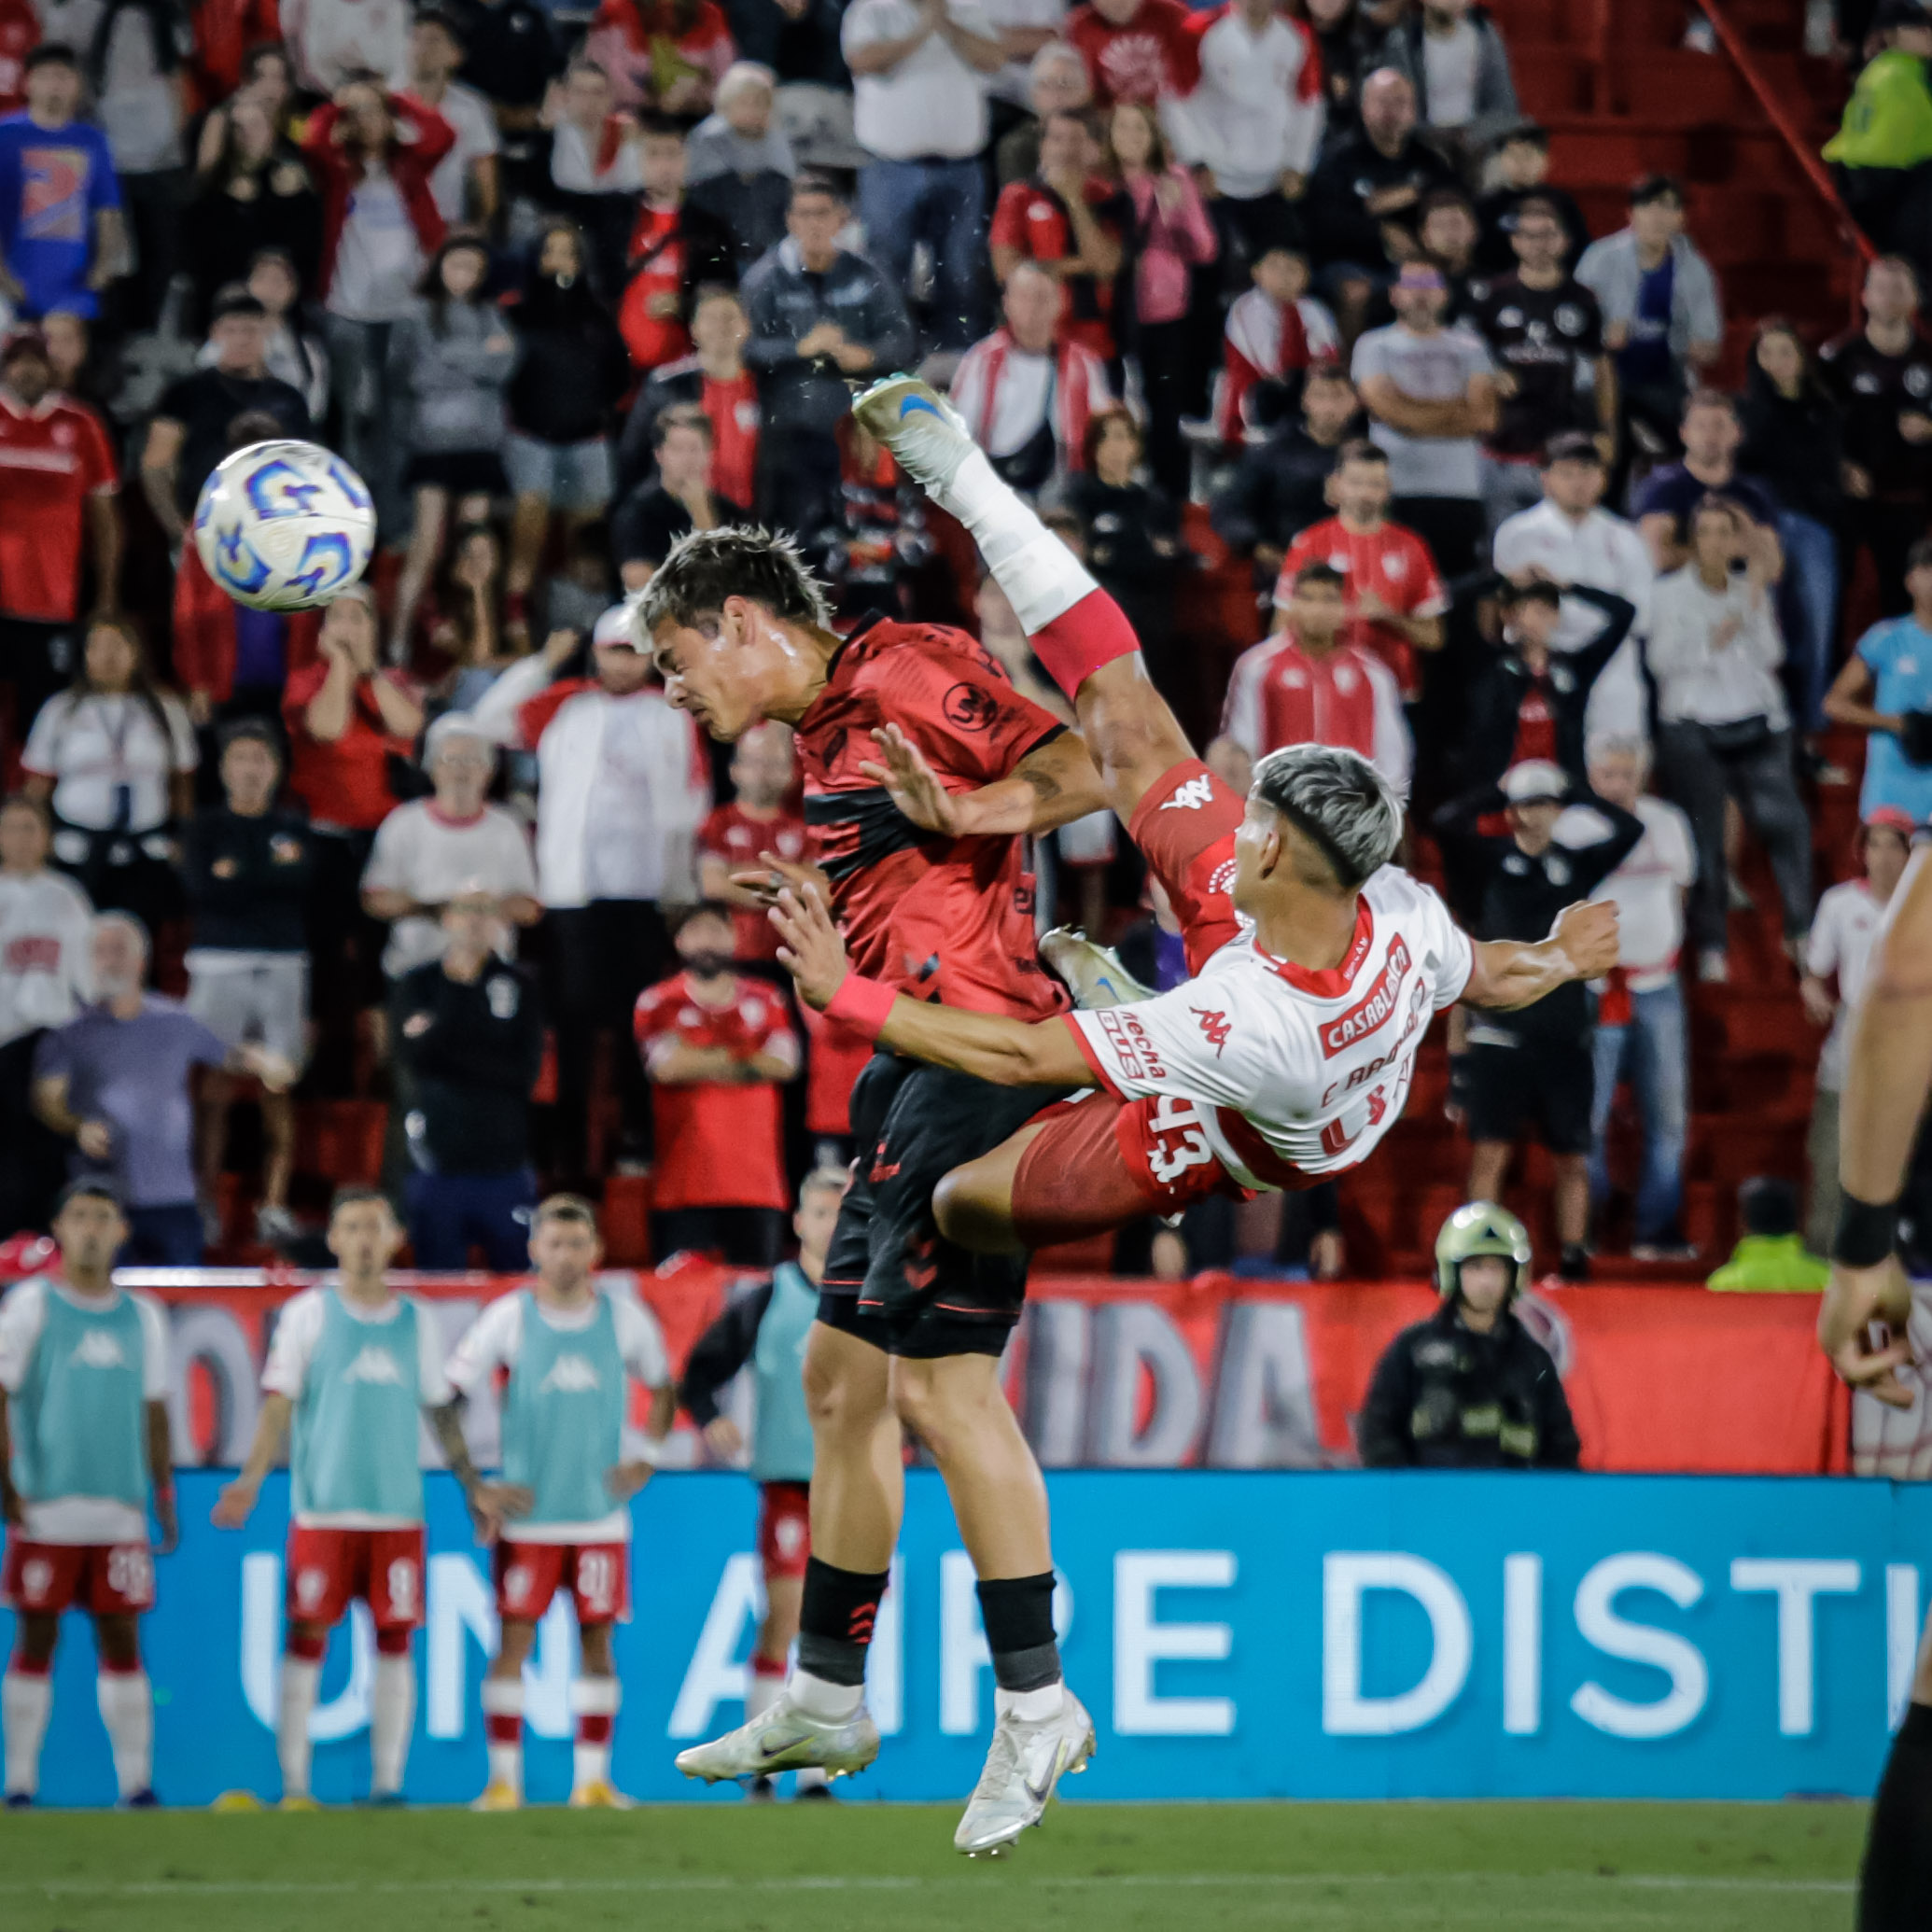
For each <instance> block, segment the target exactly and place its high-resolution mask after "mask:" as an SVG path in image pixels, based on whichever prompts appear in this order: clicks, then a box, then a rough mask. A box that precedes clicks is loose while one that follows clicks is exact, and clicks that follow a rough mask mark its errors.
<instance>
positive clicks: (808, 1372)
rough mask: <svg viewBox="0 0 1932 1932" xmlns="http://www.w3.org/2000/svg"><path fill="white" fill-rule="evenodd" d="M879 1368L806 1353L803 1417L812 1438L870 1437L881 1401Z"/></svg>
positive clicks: (821, 1354) (880, 1373) (883, 1392)
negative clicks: (809, 1428)
mask: <svg viewBox="0 0 1932 1932" xmlns="http://www.w3.org/2000/svg"><path fill="white" fill-rule="evenodd" d="M882 1366H883V1365H881V1366H879V1367H875V1366H873V1365H870V1364H867V1365H863V1366H861V1365H858V1364H855V1363H853V1362H851V1361H849V1360H846V1359H843V1358H838V1357H832V1356H828V1355H826V1354H824V1353H821V1352H819V1351H813V1350H807V1351H806V1352H805V1415H806V1418H807V1420H808V1421H810V1422H811V1425H812V1437H813V1440H814V1441H817V1442H826V1441H830V1440H833V1439H836V1438H838V1437H840V1436H860V1437H867V1438H869V1437H870V1435H871V1432H872V1430H873V1428H874V1427H875V1425H876V1423H877V1421H878V1419H879V1412H880V1408H881V1407H882V1405H883V1403H884V1400H885V1381H884V1376H883V1373H882Z"/></svg>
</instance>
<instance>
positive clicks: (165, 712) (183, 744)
mask: <svg viewBox="0 0 1932 1932" xmlns="http://www.w3.org/2000/svg"><path fill="white" fill-rule="evenodd" d="M161 714H162V716H163V717H165V718H166V720H167V721H168V732H167V735H166V736H165V737H164V736H163V735H161V726H160V725H159V724H158V723H157V722H156V721H155V716H154V711H153V708H152V707H150V706H149V704H148V703H147V699H146V698H144V697H138V696H132V695H123V696H112V697H110V696H108V695H106V694H105V693H98V692H88V693H85V694H82V695H76V694H75V693H72V692H64V691H63V692H57V693H55V694H54V695H53V696H52V697H50V698H49V699H48V701H47V702H46V704H44V705H42V706H41V707H40V715H39V716H38V717H37V718H35V721H34V728H33V730H32V731H30V732H29V733H28V734H27V744H26V749H24V750H23V751H22V752H21V770H22V771H24V772H27V773H29V774H31V775H32V776H33V777H40V778H51V779H52V780H53V781H54V791H53V799H52V801H51V803H52V805H53V809H54V816H55V817H56V818H59V819H65V820H66V821H67V823H68V824H70V825H78V826H82V827H84V828H85V829H86V830H87V831H89V832H110V831H113V830H116V829H117V828H116V826H115V815H116V810H117V807H118V804H119V800H118V797H117V794H118V793H119V791H120V790H121V789H122V788H123V787H125V788H126V790H127V792H128V816H127V822H126V824H125V826H124V827H121V828H119V829H122V830H125V831H128V832H134V833H141V832H152V831H154V830H155V829H156V828H157V827H159V826H161V825H165V824H166V823H167V821H168V817H169V814H170V811H171V810H172V806H171V805H170V803H169V799H168V779H169V777H170V776H171V774H172V773H174V772H191V771H192V770H193V769H194V768H195V766H196V765H197V764H198V763H201V753H200V752H199V751H198V750H197V749H196V747H195V740H194V727H193V726H192V725H191V724H189V721H188V713H187V712H186V711H185V710H184V709H183V708H182V706H181V701H180V699H179V698H176V697H173V696H171V695H169V694H168V693H165V692H164V693H161ZM60 839H61V834H60V833H55V834H54V844H55V849H56V850H59V849H60ZM63 856H64V854H63Z"/></svg>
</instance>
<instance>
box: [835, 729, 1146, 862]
mask: <svg viewBox="0 0 1932 1932" xmlns="http://www.w3.org/2000/svg"><path fill="white" fill-rule="evenodd" d="M873 739H874V742H875V744H877V746H878V748H879V755H878V758H877V759H876V760H867V761H866V762H865V763H862V764H861V765H860V767H859V769H860V770H861V772H863V773H864V774H865V776H866V777H868V778H872V779H875V780H876V781H877V782H878V783H879V784H880V785H883V786H884V787H885V789H886V791H888V792H889V794H890V796H891V800H892V803H893V804H894V805H897V806H898V807H899V809H900V810H901V811H902V812H903V813H904V814H905V816H906V817H907V818H908V819H911V820H912V822H913V823H914V824H915V825H917V826H918V827H919V829H920V830H921V831H923V832H936V833H941V834H942V835H943V836H945V837H946V838H1010V837H1013V836H1015V834H1028V835H1031V836H1034V837H1037V836H1039V835H1040V834H1041V833H1047V832H1052V831H1055V830H1056V829H1057V828H1058V827H1059V826H1062V825H1071V823H1072V822H1073V820H1074V819H1084V818H1085V817H1086V815H1087V814H1088V813H1089V812H1099V811H1104V810H1105V809H1106V807H1107V803H1108V800H1107V788H1106V784H1105V782H1104V781H1103V780H1102V778H1101V777H1100V774H1099V769H1098V768H1097V767H1096V766H1095V764H1094V762H1093V760H1092V758H1091V757H1089V756H1088V754H1087V749H1086V741H1085V739H1084V738H1082V737H1081V735H1080V734H1079V733H1078V732H1071V731H1064V732H1062V733H1061V734H1060V735H1058V736H1057V737H1055V738H1049V739H1048V740H1047V741H1046V743H1045V744H1043V745H1041V746H1039V747H1037V748H1036V749H1033V750H1031V751H1029V752H1028V753H1027V755H1026V756H1025V757H1024V758H1023V759H1021V760H1020V762H1019V763H1017V764H1016V765H1015V766H1014V768H1013V769H1012V770H1011V771H1010V772H1008V773H1007V775H1006V776H1005V777H1003V778H996V779H994V781H993V782H992V783H991V784H990V785H982V786H980V787H978V789H977V790H975V791H947V790H946V789H945V784H944V783H943V782H942V781H941V779H940V777H939V774H938V773H937V772H935V771H934V770H933V769H932V767H931V764H929V763H927V762H926V755H925V753H924V752H922V751H921V750H920V749H919V748H918V747H917V745H915V744H914V743H913V742H912V740H911V739H910V738H908V737H907V736H906V735H905V734H904V733H903V731H901V730H900V728H899V727H898V726H897V725H896V724H887V725H883V726H881V727H880V728H879V729H878V730H877V731H875V732H874V733H873Z"/></svg>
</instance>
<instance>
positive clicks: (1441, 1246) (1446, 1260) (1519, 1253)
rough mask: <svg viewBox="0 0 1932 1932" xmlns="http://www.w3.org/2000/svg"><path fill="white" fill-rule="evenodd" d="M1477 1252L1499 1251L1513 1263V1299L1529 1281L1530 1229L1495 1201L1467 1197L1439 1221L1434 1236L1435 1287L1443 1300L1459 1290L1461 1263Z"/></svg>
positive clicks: (1451, 1297)
mask: <svg viewBox="0 0 1932 1932" xmlns="http://www.w3.org/2000/svg"><path fill="white" fill-rule="evenodd" d="M1479 1254H1498V1255H1501V1256H1502V1258H1503V1259H1504V1260H1505V1261H1512V1262H1514V1263H1515V1264H1516V1279H1515V1281H1513V1282H1511V1284H1510V1296H1511V1298H1512V1299H1514V1298H1515V1297H1516V1296H1517V1295H1521V1294H1522V1293H1524V1291H1525V1290H1527V1289H1528V1287H1529V1285H1530V1260H1531V1255H1530V1230H1529V1229H1528V1228H1526V1227H1525V1226H1524V1225H1522V1223H1521V1222H1520V1221H1519V1220H1518V1219H1517V1218H1516V1216H1515V1215H1514V1214H1512V1213H1511V1212H1510V1211H1509V1210H1508V1209H1507V1208H1505V1207H1503V1206H1501V1205H1500V1204H1499V1203H1498V1202H1495V1201H1467V1202H1465V1203H1464V1204H1463V1206H1462V1207H1460V1208H1458V1209H1457V1210H1456V1211H1455V1212H1454V1213H1453V1214H1451V1215H1450V1216H1449V1219H1448V1220H1447V1221H1445V1222H1444V1223H1443V1224H1442V1232H1441V1233H1440V1234H1438V1235H1437V1236H1436V1237H1435V1287H1436V1292H1437V1293H1438V1294H1440V1295H1441V1296H1442V1298H1443V1299H1444V1300H1445V1301H1453V1300H1454V1299H1455V1298H1456V1296H1457V1295H1459V1294H1460V1293H1461V1292H1462V1285H1463V1263H1464V1262H1465V1261H1473V1260H1474V1259H1475V1258H1476V1257H1477V1255H1479Z"/></svg>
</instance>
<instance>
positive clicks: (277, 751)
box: [215, 718, 283, 765]
mask: <svg viewBox="0 0 1932 1932" xmlns="http://www.w3.org/2000/svg"><path fill="white" fill-rule="evenodd" d="M235 745H266V746H267V747H268V749H269V750H270V751H272V752H273V754H274V760H275V763H276V764H277V765H279V764H281V763H282V762H283V759H282V741H281V739H279V738H278V737H276V735H274V733H273V731H271V730H270V729H269V727H268V726H267V725H266V724H264V723H263V722H262V721H261V720H260V719H259V718H231V719H230V720H229V721H228V722H227V723H226V724H224V725H223V726H222V727H221V728H220V730H218V731H217V733H216V734H215V762H216V763H217V764H219V763H221V761H222V760H223V759H224V758H226V757H227V756H228V754H229V750H230V748H231V746H235Z"/></svg>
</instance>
